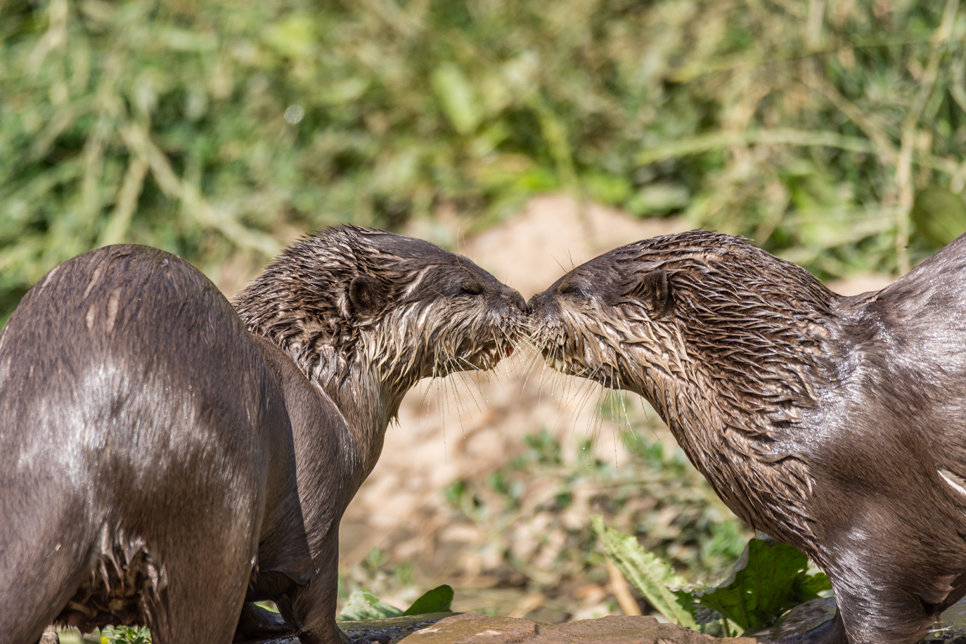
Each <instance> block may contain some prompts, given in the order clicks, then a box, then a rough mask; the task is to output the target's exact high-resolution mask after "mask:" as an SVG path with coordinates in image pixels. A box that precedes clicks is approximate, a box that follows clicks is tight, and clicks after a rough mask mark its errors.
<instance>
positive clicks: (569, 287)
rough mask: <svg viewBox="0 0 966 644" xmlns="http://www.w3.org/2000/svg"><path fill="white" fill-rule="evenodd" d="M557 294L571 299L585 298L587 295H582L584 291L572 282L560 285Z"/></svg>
mask: <svg viewBox="0 0 966 644" xmlns="http://www.w3.org/2000/svg"><path fill="white" fill-rule="evenodd" d="M557 292H558V293H559V294H560V295H569V296H571V297H587V294H586V293H584V290H583V289H582V288H580V286H579V285H578V284H575V283H574V282H567V283H566V284H563V285H561V287H560V289H559V290H558V291H557Z"/></svg>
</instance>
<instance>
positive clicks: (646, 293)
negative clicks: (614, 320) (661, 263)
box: [628, 269, 674, 320]
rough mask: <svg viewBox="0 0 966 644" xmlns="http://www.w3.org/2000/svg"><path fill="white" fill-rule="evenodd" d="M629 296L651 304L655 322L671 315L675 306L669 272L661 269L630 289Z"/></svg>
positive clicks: (643, 278) (652, 272) (649, 274)
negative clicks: (668, 276)
mask: <svg viewBox="0 0 966 644" xmlns="http://www.w3.org/2000/svg"><path fill="white" fill-rule="evenodd" d="M628 295H634V296H636V298H637V299H638V300H640V301H641V302H644V303H645V304H650V307H651V317H652V318H653V319H655V320H657V319H659V318H663V317H664V316H665V315H667V314H668V313H670V312H671V307H672V306H673V305H674V302H673V300H672V296H671V282H670V281H668V278H667V272H666V271H663V270H660V269H658V270H656V271H651V272H649V273H648V274H647V275H644V276H643V277H642V278H641V279H640V280H639V281H638V282H637V283H636V284H634V285H633V286H632V287H631V288H630V290H629V291H628Z"/></svg>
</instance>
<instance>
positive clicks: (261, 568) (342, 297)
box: [0, 226, 526, 644]
mask: <svg viewBox="0 0 966 644" xmlns="http://www.w3.org/2000/svg"><path fill="white" fill-rule="evenodd" d="M525 314H526V303H525V302H524V300H523V298H522V297H521V296H520V294H519V293H517V292H516V291H514V290H513V289H511V288H509V287H508V286H506V285H504V284H501V283H500V282H499V281H497V280H496V279H495V278H494V277H493V276H492V275H490V274H489V273H487V272H486V271H484V270H483V269H481V268H479V267H478V266H476V265H475V264H474V263H473V262H471V261H470V260H468V259H467V258H465V257H461V256H458V255H454V254H453V253H450V252H448V251H446V250H444V249H442V248H439V247H438V246H435V245H433V244H430V243H428V242H425V241H421V240H418V239H412V238H408V237H403V236H401V235H395V234H392V233H387V232H383V231H379V230H370V229H365V228H358V227H354V226H339V227H335V228H331V229H328V230H326V231H323V232H321V233H318V234H314V235H309V236H306V237H305V238H303V239H301V240H299V241H298V242H296V243H295V244H293V245H292V246H290V247H288V248H287V249H285V250H284V251H283V252H282V253H281V254H280V255H279V256H278V257H277V258H276V259H275V260H274V261H272V263H271V264H270V265H269V266H268V267H267V268H266V269H265V271H264V272H263V273H262V274H261V275H259V276H258V277H257V278H256V279H255V280H254V282H252V283H251V284H250V285H249V286H248V287H247V288H245V289H244V290H243V291H242V292H241V293H240V294H239V295H238V296H237V297H236V298H235V299H234V301H233V302H229V301H228V300H227V299H226V298H225V297H224V296H223V295H222V294H221V293H220V292H218V290H217V288H215V286H214V285H213V284H212V283H211V282H210V281H209V280H208V279H207V278H206V277H205V276H204V275H203V274H202V273H201V272H200V271H199V270H197V269H196V268H194V267H192V266H191V265H190V264H188V263H187V262H185V261H184V260H181V259H179V258H178V257H175V256H174V255H171V254H169V253H166V252H164V251H160V250H157V249H153V248H147V247H144V246H133V245H123V246H109V247H105V248H100V249H97V250H94V251H91V252H89V253H85V254H84V255H81V256H78V257H75V258H74V259H72V260H69V261H67V262H65V263H63V264H61V265H60V266H58V267H55V268H54V269H53V270H52V271H50V272H49V273H48V274H47V275H46V276H45V277H44V278H43V279H42V280H41V281H40V282H38V283H37V284H36V285H35V286H34V288H32V289H31V290H30V291H29V292H28V293H27V295H26V296H25V297H24V298H23V301H22V302H21V304H20V306H19V307H18V308H17V309H16V311H15V312H14V313H13V315H12V317H11V318H10V321H9V322H8V323H7V325H6V327H5V328H4V329H3V331H2V332H0V488H2V489H3V494H2V495H0V517H3V519H2V520H0V640H2V641H3V642H9V643H10V644H35V643H36V642H37V641H38V638H40V637H41V633H42V632H44V628H45V626H47V625H48V624H50V623H52V622H54V623H57V624H69V625H72V626H77V627H79V628H81V629H82V630H84V631H89V630H91V629H93V628H99V627H103V626H106V625H109V624H137V625H147V626H149V627H150V629H151V634H152V638H153V641H154V642H156V643H157V644H172V643H179V642H193V641H197V642H221V643H223V644H228V643H229V642H231V641H233V639H234V641H243V640H251V639H266V638H270V637H278V636H281V635H291V634H295V635H297V636H298V638H299V640H300V641H301V642H304V643H305V644H337V643H340V642H343V641H344V640H345V637H344V635H343V634H342V633H341V632H340V630H339V628H338V627H337V625H336V620H335V612H336V601H337V580H338V560H339V557H338V533H339V522H340V520H341V518H342V515H343V513H344V511H345V509H346V506H347V505H348V504H349V501H350V500H351V499H352V497H353V496H354V495H355V493H356V491H357V490H358V489H359V486H360V485H361V484H362V482H363V481H364V480H365V479H366V477H367V476H368V475H369V473H370V472H371V471H372V468H373V467H374V466H375V464H376V461H377V460H378V458H379V455H380V452H381V451H382V446H383V439H384V436H385V433H386V430H387V427H388V425H389V424H390V422H391V421H392V420H393V419H394V418H395V417H396V414H397V412H398V409H399V404H400V402H401V401H402V398H403V396H404V395H405V394H406V392H407V391H408V390H409V389H410V388H411V387H413V385H415V384H416V383H417V382H418V381H419V380H420V379H422V378H430V377H437V376H445V375H447V374H450V373H453V372H458V371H465V370H477V369H491V368H493V367H494V366H495V365H496V364H498V363H499V362H500V360H501V359H503V358H505V357H506V356H509V355H510V354H511V353H512V352H513V343H514V342H515V341H516V340H517V338H518V336H519V334H520V330H521V328H522V326H523V324H524V322H525ZM260 600H271V601H273V602H275V604H276V605H277V606H278V609H279V613H270V612H268V611H265V610H262V609H260V608H259V607H258V606H257V605H256V604H254V603H253V602H256V601H260ZM48 634H49V631H48ZM51 635H52V637H53V639H56V635H55V634H51ZM44 637H45V640H44V641H49V640H48V639H47V637H48V635H47V634H45V635H44Z"/></svg>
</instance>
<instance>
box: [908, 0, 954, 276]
mask: <svg viewBox="0 0 966 644" xmlns="http://www.w3.org/2000/svg"><path fill="white" fill-rule="evenodd" d="M958 7H959V0H946V8H945V10H944V11H943V19H942V23H941V24H940V25H939V27H938V28H937V29H936V32H935V34H934V36H933V38H932V43H933V47H932V48H931V49H930V51H929V62H928V63H926V71H925V73H924V74H923V77H922V81H921V82H920V84H919V91H918V92H917V93H916V97H915V99H914V101H913V103H912V105H911V106H910V108H909V110H908V111H907V112H906V118H905V119H904V120H903V122H902V143H901V146H900V148H899V159H898V163H897V164H896V185H897V187H898V190H899V197H898V199H899V206H900V211H899V214H898V216H897V219H896V256H897V258H898V264H899V274H900V275H905V274H906V273H908V272H909V249H908V247H909V214H910V213H911V212H912V205H913V200H914V198H915V195H914V194H913V185H912V151H913V147H914V145H915V141H916V134H917V128H916V126H917V125H918V123H919V117H920V116H921V115H922V111H923V109H924V108H925V106H926V101H928V100H929V96H930V94H932V90H933V87H934V86H935V84H936V79H937V78H938V76H939V60H940V58H941V57H942V55H943V53H944V52H945V49H946V48H945V44H946V42H947V41H948V40H949V38H950V36H951V34H952V30H953V20H954V19H955V17H956V9H957V8H958Z"/></svg>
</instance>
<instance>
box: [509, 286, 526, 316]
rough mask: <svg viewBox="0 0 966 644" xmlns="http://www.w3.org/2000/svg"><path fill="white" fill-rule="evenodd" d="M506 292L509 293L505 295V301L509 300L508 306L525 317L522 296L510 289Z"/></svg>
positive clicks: (524, 304) (524, 305) (524, 302)
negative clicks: (513, 307)
mask: <svg viewBox="0 0 966 644" xmlns="http://www.w3.org/2000/svg"><path fill="white" fill-rule="evenodd" d="M508 290H509V293H508V294H507V299H509V300H510V306H515V307H516V308H517V310H519V311H520V313H523V314H524V315H526V314H527V302H526V300H524V299H523V296H522V295H520V293H518V292H517V291H515V290H513V289H512V288H511V289H508Z"/></svg>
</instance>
